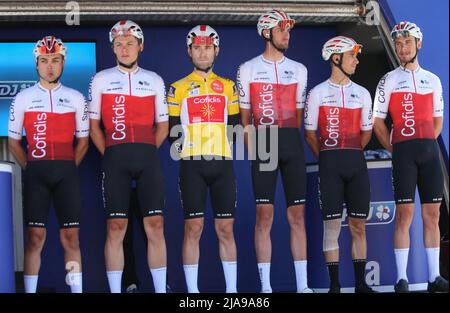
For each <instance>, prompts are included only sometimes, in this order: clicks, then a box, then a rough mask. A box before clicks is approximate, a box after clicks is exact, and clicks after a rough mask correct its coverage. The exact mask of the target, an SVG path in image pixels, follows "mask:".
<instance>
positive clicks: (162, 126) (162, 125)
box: [155, 122, 169, 148]
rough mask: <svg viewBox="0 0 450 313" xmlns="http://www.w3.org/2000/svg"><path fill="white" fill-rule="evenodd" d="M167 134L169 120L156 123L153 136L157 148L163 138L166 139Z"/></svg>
mask: <svg viewBox="0 0 450 313" xmlns="http://www.w3.org/2000/svg"><path fill="white" fill-rule="evenodd" d="M168 134H169V122H159V123H156V128H155V138H156V147H157V148H159V147H160V146H161V145H162V143H163V142H164V140H166V138H167V135H168Z"/></svg>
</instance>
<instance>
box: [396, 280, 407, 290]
mask: <svg viewBox="0 0 450 313" xmlns="http://www.w3.org/2000/svg"><path fill="white" fill-rule="evenodd" d="M394 290H395V293H408V292H409V285H408V281H407V280H405V279H400V280H399V281H398V282H397V283H396V284H395V286H394Z"/></svg>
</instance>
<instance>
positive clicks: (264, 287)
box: [258, 263, 272, 293]
mask: <svg viewBox="0 0 450 313" xmlns="http://www.w3.org/2000/svg"><path fill="white" fill-rule="evenodd" d="M258 271H259V279H260V280H261V292H262V293H271V292H272V287H271V286H270V263H258Z"/></svg>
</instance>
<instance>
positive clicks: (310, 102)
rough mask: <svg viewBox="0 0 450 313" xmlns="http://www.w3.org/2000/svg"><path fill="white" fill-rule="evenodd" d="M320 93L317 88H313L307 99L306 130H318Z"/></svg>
mask: <svg viewBox="0 0 450 313" xmlns="http://www.w3.org/2000/svg"><path fill="white" fill-rule="evenodd" d="M318 98H319V95H318V92H317V88H313V89H312V90H311V91H310V92H309V94H308V97H307V99H306V104H305V112H304V124H305V129H306V130H317V124H318V122H319V106H320V101H319V99H318Z"/></svg>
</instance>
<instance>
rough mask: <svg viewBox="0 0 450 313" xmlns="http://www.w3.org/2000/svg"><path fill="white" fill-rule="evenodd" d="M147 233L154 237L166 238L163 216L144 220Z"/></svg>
mask: <svg viewBox="0 0 450 313" xmlns="http://www.w3.org/2000/svg"><path fill="white" fill-rule="evenodd" d="M144 224H145V231H146V232H147V234H150V235H153V236H164V219H163V218H162V217H161V216H155V217H150V218H147V219H144Z"/></svg>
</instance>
